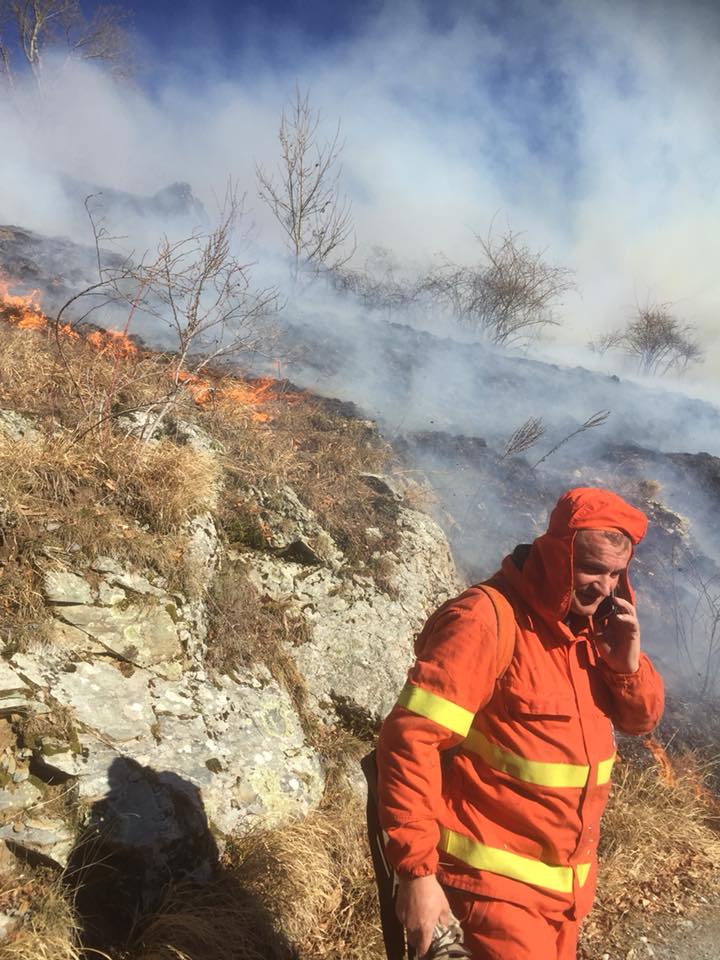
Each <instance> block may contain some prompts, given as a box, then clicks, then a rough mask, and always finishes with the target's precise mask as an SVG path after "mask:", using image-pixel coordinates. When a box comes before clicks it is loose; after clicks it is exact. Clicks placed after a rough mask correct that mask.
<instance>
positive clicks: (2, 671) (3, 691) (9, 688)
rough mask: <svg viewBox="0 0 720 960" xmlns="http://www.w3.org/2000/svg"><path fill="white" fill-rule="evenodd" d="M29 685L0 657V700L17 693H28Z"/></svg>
mask: <svg viewBox="0 0 720 960" xmlns="http://www.w3.org/2000/svg"><path fill="white" fill-rule="evenodd" d="M29 693H30V685H29V684H28V683H27V681H26V680H24V679H23V678H22V677H21V676H20V674H19V673H17V672H16V671H15V670H13V668H12V667H11V666H10V664H9V663H8V662H7V661H6V660H3V659H1V658H0V700H3V699H5V698H7V697H14V696H16V695H17V694H29Z"/></svg>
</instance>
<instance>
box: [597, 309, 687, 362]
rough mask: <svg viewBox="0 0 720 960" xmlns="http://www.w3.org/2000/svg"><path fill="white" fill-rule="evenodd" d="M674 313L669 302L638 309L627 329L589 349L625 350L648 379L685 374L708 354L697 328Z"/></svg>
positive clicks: (605, 350) (611, 333)
mask: <svg viewBox="0 0 720 960" xmlns="http://www.w3.org/2000/svg"><path fill="white" fill-rule="evenodd" d="M670 310H671V304H668V303H661V304H656V305H648V306H645V307H638V309H637V311H636V313H635V315H634V317H632V318H631V319H630V321H629V322H628V324H627V325H626V327H625V328H624V329H622V330H613V331H611V332H610V333H606V334H603V335H602V336H600V337H597V338H596V339H595V340H593V341H591V342H590V343H589V344H588V346H589V347H590V349H591V350H594V351H595V352H596V353H599V354H601V355H604V354H605V353H607V352H608V351H609V350H619V351H622V352H623V353H625V355H626V356H628V357H629V358H630V359H631V360H632V361H633V362H634V363H635V364H636V366H637V371H638V373H640V374H644V375H645V376H663V375H664V374H666V373H669V372H670V371H674V372H675V373H680V374H682V373H685V371H686V370H687V368H688V367H689V366H691V365H692V364H695V363H702V362H703V360H704V359H705V353H704V350H703V348H702V347H701V346H700V344H699V342H698V341H697V339H696V327H695V325H694V324H692V323H685V322H683V321H682V320H680V319H679V318H678V317H675V316H673V314H672V313H671V312H670Z"/></svg>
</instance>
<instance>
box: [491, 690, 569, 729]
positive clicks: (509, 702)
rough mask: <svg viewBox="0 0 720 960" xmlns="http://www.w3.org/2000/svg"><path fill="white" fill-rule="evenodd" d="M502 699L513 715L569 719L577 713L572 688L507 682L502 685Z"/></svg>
mask: <svg viewBox="0 0 720 960" xmlns="http://www.w3.org/2000/svg"><path fill="white" fill-rule="evenodd" d="M503 701H504V704H505V709H506V710H507V712H508V713H509V714H510V715H511V716H514V717H525V718H527V719H537V720H543V719H553V720H563V719H567V720H569V719H570V718H571V717H576V716H577V715H578V709H577V703H576V701H575V695H574V693H573V692H572V690H539V689H537V688H533V687H527V686H524V685H520V684H513V683H511V682H509V683H507V684H505V685H504V687H503Z"/></svg>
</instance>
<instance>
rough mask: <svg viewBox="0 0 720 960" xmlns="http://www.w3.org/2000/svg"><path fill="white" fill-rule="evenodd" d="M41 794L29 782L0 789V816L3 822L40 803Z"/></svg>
mask: <svg viewBox="0 0 720 960" xmlns="http://www.w3.org/2000/svg"><path fill="white" fill-rule="evenodd" d="M42 796H43V795H42V792H41V791H40V790H38V788H37V787H36V786H34V785H33V784H32V783H31V782H30V781H29V780H23V781H22V782H21V783H18V784H10V785H8V786H6V787H0V815H1V816H2V819H3V820H6V819H7V818H8V817H12V816H14V815H15V814H18V813H21V812H22V811H24V810H27V809H29V808H30V807H32V806H34V805H35V804H36V803H39V802H40V801H42Z"/></svg>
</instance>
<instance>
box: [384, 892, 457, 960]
mask: <svg viewBox="0 0 720 960" xmlns="http://www.w3.org/2000/svg"><path fill="white" fill-rule="evenodd" d="M395 910H396V912H397V915H398V919H399V920H400V923H402V925H403V926H404V927H405V929H406V930H407V938H408V943H409V944H410V946H412V947H414V948H415V950H416V951H417V954H418V957H423V956H424V955H425V954H426V953H427V952H428V950H429V949H430V944H431V943H432V936H433V931H434V929H435V927H436V926H437V925H438V924H441V925H442V926H447V925H448V923H449V922H450V904H449V903H448V902H447V897H446V896H445V893H444V891H443V888H442V887H441V886H440V884H439V883H438V881H437V877H435V876H429V877H403V876H400V877H399V878H398V891H397V897H396V900H395Z"/></svg>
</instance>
